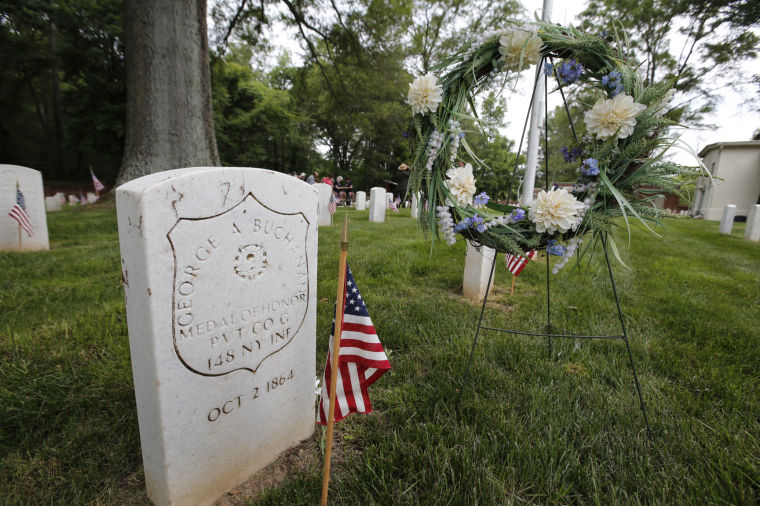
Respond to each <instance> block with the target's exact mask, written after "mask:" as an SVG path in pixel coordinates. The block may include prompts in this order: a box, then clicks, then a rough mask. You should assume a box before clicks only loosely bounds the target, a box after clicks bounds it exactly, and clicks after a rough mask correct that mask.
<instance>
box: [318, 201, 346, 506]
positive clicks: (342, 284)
mask: <svg viewBox="0 0 760 506" xmlns="http://www.w3.org/2000/svg"><path fill="white" fill-rule="evenodd" d="M345 216H346V218H345V220H344V221H343V231H342V232H341V233H340V267H339V270H338V296H337V298H336V299H335V300H336V303H335V331H334V332H333V334H334V335H333V345H332V351H331V353H332V355H331V357H330V358H331V359H332V363H331V365H330V371H331V374H330V390H329V393H330V408H329V409H328V415H327V445H326V447H325V466H324V470H323V472H322V502H321V503H320V504H321V505H322V506H326V505H327V487H328V485H329V483H330V457H332V441H333V426H334V420H335V397H336V395H335V390H336V389H337V385H338V358H339V356H340V334H341V332H342V330H343V306H344V304H343V295H344V294H345V290H346V255H347V254H348V213H346V215H345Z"/></svg>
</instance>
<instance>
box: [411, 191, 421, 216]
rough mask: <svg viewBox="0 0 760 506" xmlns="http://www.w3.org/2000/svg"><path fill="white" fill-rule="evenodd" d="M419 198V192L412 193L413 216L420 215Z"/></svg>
mask: <svg viewBox="0 0 760 506" xmlns="http://www.w3.org/2000/svg"><path fill="white" fill-rule="evenodd" d="M419 205H420V204H419V200H418V199H417V194H416V193H412V218H417V217H419Z"/></svg>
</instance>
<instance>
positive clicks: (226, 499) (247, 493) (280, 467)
mask: <svg viewBox="0 0 760 506" xmlns="http://www.w3.org/2000/svg"><path fill="white" fill-rule="evenodd" d="M344 432H345V431H344V430H343V427H342V426H341V425H340V424H335V430H334V433H333V449H332V459H331V464H330V466H331V469H332V470H335V469H337V468H338V466H339V465H340V463H341V462H343V461H344V460H345V459H346V457H347V455H350V454H351V453H353V452H352V450H351V449H350V447H349V446H348V445H347V444H346V443H347V442H346V441H344ZM321 437H322V430H321V429H320V428H317V431H316V432H315V434H314V436H312V437H311V438H310V439H307V440H306V441H303V442H301V444H299V445H298V446H294V447H293V448H291V449H289V450H288V451H286V452H285V453H283V454H282V455H280V456H279V457H278V458H277V460H275V461H274V462H272V463H271V464H269V465H268V466H267V467H265V468H264V469H262V470H261V471H259V472H258V473H256V474H254V475H253V476H251V477H250V478H248V479H247V480H246V481H245V482H243V483H240V484H239V485H237V486H236V487H234V488H233V489H232V490H230V491H229V492H227V493H226V494H223V495H222V496H220V497H219V498H218V499H217V500H216V501H215V502H214V505H213V506H233V505H239V504H246V503H247V502H249V501H251V500H253V499H256V498H258V496H259V494H261V492H263V491H264V490H267V489H270V488H273V487H277V486H279V485H280V484H283V483H286V482H288V481H290V480H291V479H292V478H293V477H294V476H296V475H298V474H302V473H309V472H314V471H318V472H319V473H320V475H321V473H322V465H323V461H322V451H321V450H320V447H319V444H320V440H321Z"/></svg>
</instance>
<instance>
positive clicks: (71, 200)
mask: <svg viewBox="0 0 760 506" xmlns="http://www.w3.org/2000/svg"><path fill="white" fill-rule="evenodd" d="M74 204H79V197H77V196H76V195H69V205H74Z"/></svg>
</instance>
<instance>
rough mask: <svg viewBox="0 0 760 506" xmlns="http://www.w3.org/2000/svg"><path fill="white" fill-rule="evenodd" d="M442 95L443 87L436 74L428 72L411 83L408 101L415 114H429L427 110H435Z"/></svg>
mask: <svg viewBox="0 0 760 506" xmlns="http://www.w3.org/2000/svg"><path fill="white" fill-rule="evenodd" d="M442 96H443V88H441V87H440V86H438V84H437V82H436V78H435V76H434V75H433V74H427V75H424V76H420V77H418V78H417V79H415V80H414V82H413V83H411V84H410V85H409V96H408V97H407V99H406V103H407V104H409V105H411V106H412V111H413V112H414V113H415V114H417V113H421V114H427V111H430V112H435V110H436V109H437V108H438V104H440V103H441V98H442Z"/></svg>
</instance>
